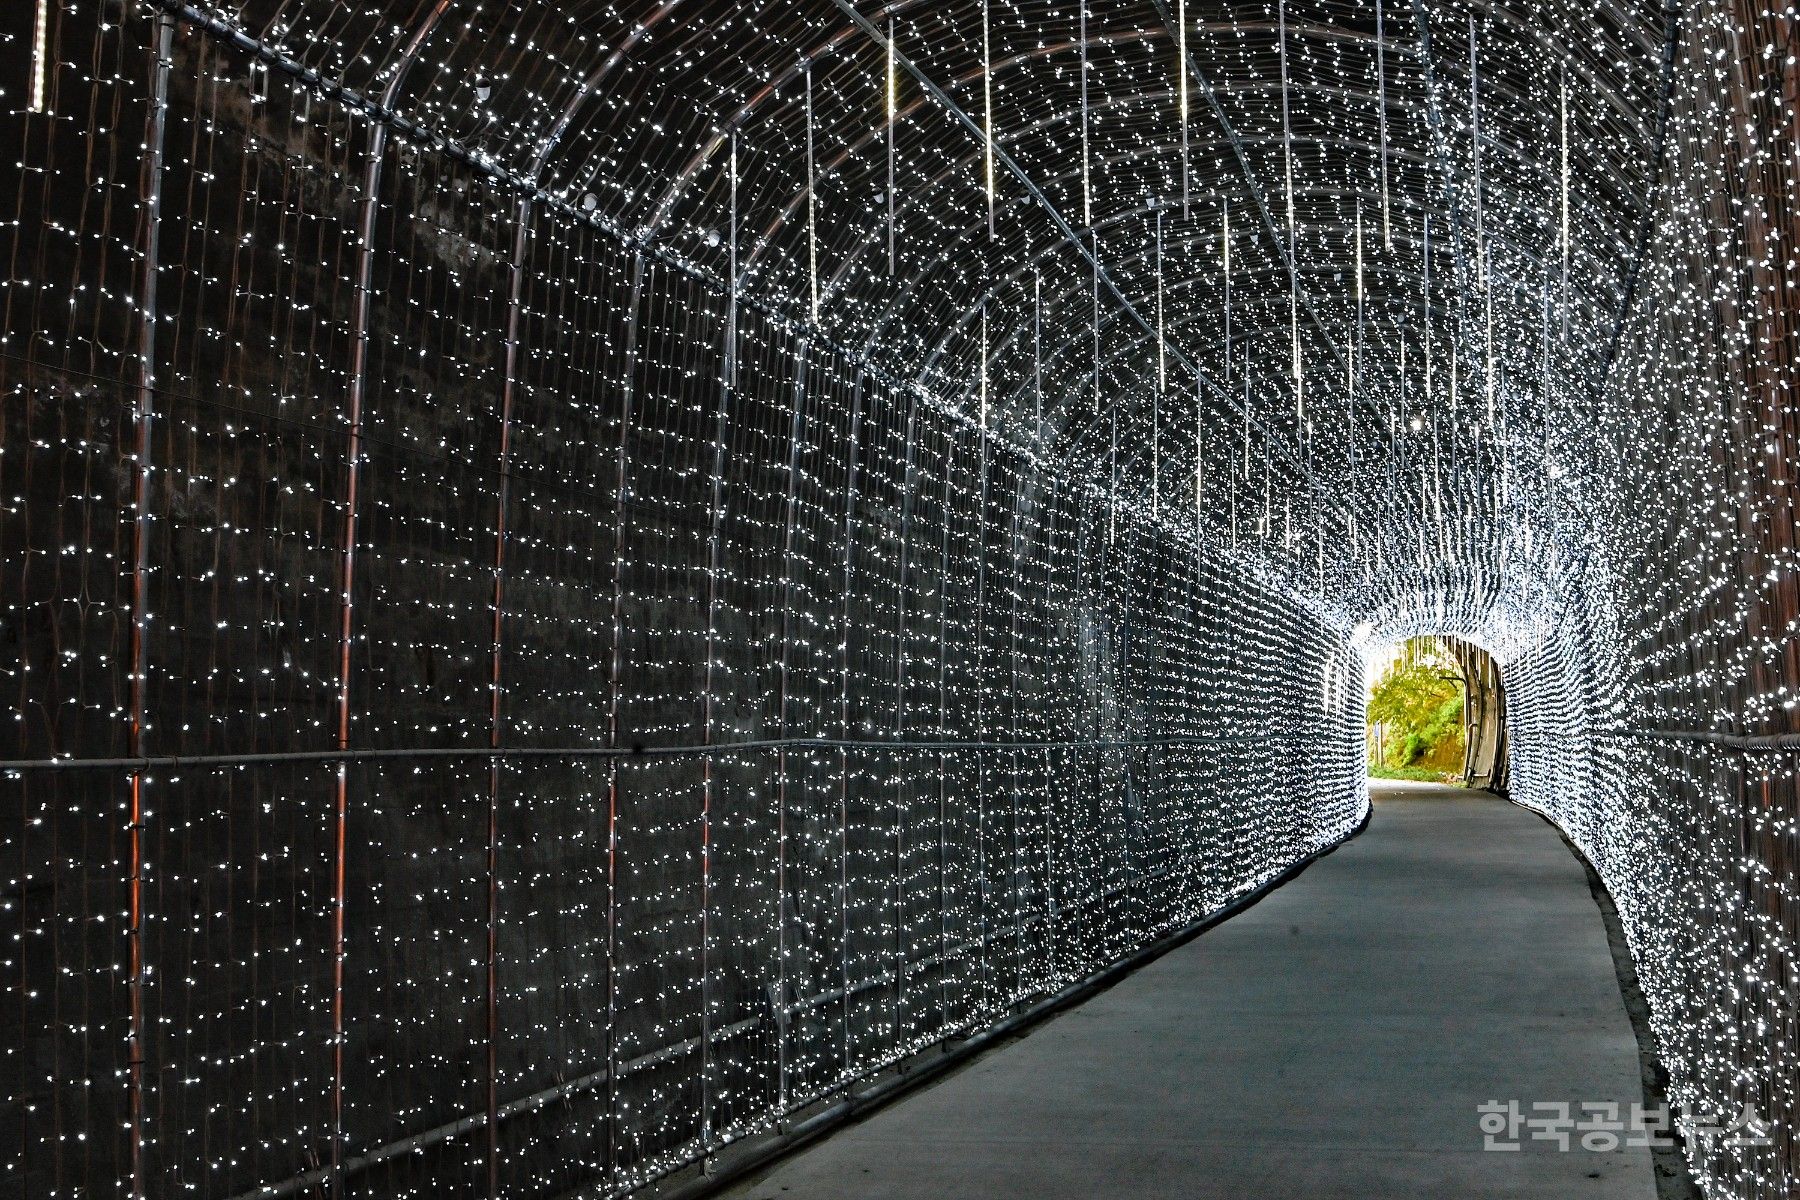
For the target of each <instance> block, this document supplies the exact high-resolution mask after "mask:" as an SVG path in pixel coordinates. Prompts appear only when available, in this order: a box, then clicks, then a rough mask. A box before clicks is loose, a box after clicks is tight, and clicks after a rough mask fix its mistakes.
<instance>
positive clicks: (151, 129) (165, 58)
mask: <svg viewBox="0 0 1800 1200" xmlns="http://www.w3.org/2000/svg"><path fill="white" fill-rule="evenodd" d="M152 29H153V31H154V32H153V35H152V36H153V39H154V47H155V48H154V51H153V53H154V61H153V62H152V64H151V68H150V111H149V113H148V115H147V116H146V126H147V127H146V129H145V132H144V165H143V171H142V174H141V175H140V176H139V180H138V200H139V209H140V214H141V217H142V221H143V225H142V229H141V231H140V235H139V246H140V248H141V251H142V255H143V268H142V272H141V274H140V275H139V283H138V315H139V320H138V330H137V332H138V348H137V360H138V361H137V387H136V389H135V390H136V397H135V400H136V403H135V411H134V413H133V423H134V429H133V441H134V449H133V455H132V457H133V460H134V461H133V463H132V539H131V651H130V652H131V677H130V706H131V707H130V724H129V726H128V729H127V737H126V744H127V750H126V753H127V754H128V755H130V756H131V757H132V758H140V757H143V756H144V754H145V751H146V749H147V742H148V738H147V736H146V735H147V730H146V729H145V702H146V697H145V691H146V689H147V687H148V685H149V670H150V658H149V632H150V631H149V624H150V590H149V574H150V570H151V567H150V521H151V516H150V507H151V503H152V493H153V486H154V480H153V473H154V471H155V464H154V462H153V461H152V454H153V453H154V450H155V443H154V440H153V435H154V431H155V424H156V353H157V351H156V320H157V316H156V314H157V296H156V285H157V277H158V273H159V272H160V270H161V268H162V187H163V163H164V158H163V153H164V150H163V147H164V143H165V142H166V140H167V135H168V113H169V71H170V66H171V62H172V58H173V55H174V36H175V18H174V17H173V16H171V15H170V14H169V13H167V12H164V11H161V10H159V11H158V12H157V13H156V16H155V19H154V23H153V26H152ZM144 782H145V780H144V772H143V771H142V770H134V771H132V772H131V775H130V777H129V781H128V789H129V800H128V810H127V811H128V819H127V830H128V833H129V841H130V846H131V849H130V860H131V861H130V868H129V872H130V873H129V875H128V876H127V883H126V887H127V892H128V896H127V913H126V919H127V922H128V925H127V929H126V939H127V943H128V945H127V955H128V960H129V962H128V967H127V971H128V973H127V976H126V985H125V986H126V989H127V992H128V995H127V997H126V1002H127V1014H126V1027H125V1067H126V1080H125V1087H126V1092H127V1097H126V1113H127V1115H126V1120H127V1122H128V1124H129V1126H130V1129H129V1137H130V1141H131V1148H130V1161H131V1195H132V1197H133V1200H141V1197H143V1196H144V1194H145V1192H146V1191H147V1188H148V1182H149V1181H148V1180H147V1179H146V1177H145V1163H144V1142H145V1128H144V1127H145V1124H146V1120H147V1118H146V1116H145V1113H144V1055H145V1045H144V1041H145V1037H146V1032H147V1031H146V1030H145V1027H144V980H145V976H146V972H145V960H144Z"/></svg>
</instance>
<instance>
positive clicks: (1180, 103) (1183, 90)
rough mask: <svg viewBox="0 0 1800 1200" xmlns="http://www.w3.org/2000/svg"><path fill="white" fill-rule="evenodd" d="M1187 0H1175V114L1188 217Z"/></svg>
mask: <svg viewBox="0 0 1800 1200" xmlns="http://www.w3.org/2000/svg"><path fill="white" fill-rule="evenodd" d="M1187 29H1188V25H1187V0H1175V114H1176V119H1177V120H1178V121H1179V122H1180V125H1181V215H1182V217H1184V218H1185V217H1187V216H1188V204H1189V201H1190V199H1191V195H1192V190H1193V178H1194V173H1193V158H1192V154H1191V150H1190V143H1191V137H1190V133H1189V128H1188V43H1187Z"/></svg>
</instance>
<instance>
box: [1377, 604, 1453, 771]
mask: <svg viewBox="0 0 1800 1200" xmlns="http://www.w3.org/2000/svg"><path fill="white" fill-rule="evenodd" d="M1464 687H1465V685H1464V681H1463V678H1462V673H1461V672H1460V671H1459V670H1458V668H1457V666H1456V660H1455V659H1454V658H1452V657H1451V656H1450V655H1449V654H1448V653H1447V652H1445V650H1444V649H1443V648H1442V646H1441V645H1439V643H1438V641H1437V639H1435V638H1413V639H1411V640H1410V641H1408V642H1407V643H1406V645H1405V646H1404V648H1403V649H1402V650H1401V652H1400V655H1399V657H1397V658H1396V659H1395V660H1394V661H1393V663H1392V664H1391V665H1390V666H1389V667H1388V669H1387V671H1386V672H1385V673H1384V674H1383V675H1382V677H1381V679H1380V680H1379V681H1377V683H1376V684H1375V688H1374V691H1373V692H1371V694H1370V696H1369V724H1370V731H1369V745H1370V755H1371V762H1370V768H1369V770H1370V774H1372V775H1377V776H1384V777H1388V778H1412V779H1445V778H1450V777H1460V776H1461V773H1462V769H1463V744H1464V736H1465V735H1464V730H1463V713H1464V707H1463V693H1464ZM1376 726H1379V727H1380V728H1379V730H1377V729H1376Z"/></svg>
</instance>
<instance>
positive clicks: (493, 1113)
mask: <svg viewBox="0 0 1800 1200" xmlns="http://www.w3.org/2000/svg"><path fill="white" fill-rule="evenodd" d="M531 219H532V211H531V200H530V199H529V198H524V199H521V200H520V201H519V208H518V214H517V218H516V221H517V229H516V230H515V231H514V234H513V251H512V261H511V263H510V266H509V278H508V282H507V298H506V351H505V375H504V376H503V377H502V379H501V383H500V453H499V459H498V462H497V464H496V465H497V476H498V478H497V479H496V480H495V487H494V592H493V609H494V613H493V631H492V633H493V636H492V642H493V656H492V662H491V672H490V679H489V687H488V748H489V749H491V750H496V751H497V750H499V749H500V744H501V741H502V738H503V734H504V732H505V710H504V705H503V704H502V697H503V694H504V693H503V687H504V682H503V677H502V672H501V665H502V664H501V656H502V650H503V647H504V638H505V632H506V629H505V613H506V537H507V515H508V506H509V505H510V503H511V500H512V420H513V400H514V396H515V393H516V391H517V388H518V368H519V316H520V309H521V306H522V304H521V299H522V289H523V283H524V278H525V247H526V245H527V244H528V242H529V241H530V238H531ZM501 771H502V764H501V759H500V755H499V754H494V755H491V756H490V757H489V758H488V797H487V801H488V804H487V979H486V992H487V1063H486V1067H487V1185H488V1196H489V1200H497V1198H498V1196H499V1194H500V1130H499V1126H500V1104H499V1086H500V1085H499V1041H500V966H499V963H500V873H499V866H500V776H501Z"/></svg>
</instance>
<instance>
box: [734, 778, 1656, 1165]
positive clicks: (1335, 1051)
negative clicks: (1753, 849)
mask: <svg viewBox="0 0 1800 1200" xmlns="http://www.w3.org/2000/svg"><path fill="white" fill-rule="evenodd" d="M1487 1100H1501V1101H1505V1100H1518V1101H1520V1102H1521V1105H1522V1106H1523V1107H1524V1108H1525V1109H1526V1110H1527V1112H1529V1109H1530V1105H1531V1104H1532V1103H1533V1102H1537V1101H1542V1102H1554V1101H1569V1102H1579V1101H1595V1102H1617V1103H1618V1104H1619V1105H1620V1111H1621V1113H1628V1112H1629V1109H1630V1105H1631V1104H1632V1103H1633V1102H1638V1101H1641V1100H1642V1092H1641V1090H1640V1086H1639V1078H1638V1066H1637V1051H1636V1043H1635V1042H1634V1040H1633V1036H1632V1031H1631V1025H1630V1022H1629V1020H1628V1018H1627V1017H1626V1015H1625V1009H1624V1005H1623V1003H1622V1001H1621V1000H1620V997H1619V988H1618V983H1617V981H1616V977H1615V976H1614V973H1613V966H1612V960H1611V957H1610V954H1609V951H1608V948H1607V942H1606V932H1605V928H1604V926H1603V924H1602V921H1601V917H1600V913H1599V911H1598V909H1597V908H1596V907H1595V905H1594V901H1593V898H1592V896H1591V895H1590V894H1589V892H1588V887H1587V882H1586V879H1585V876H1584V874H1583V871H1582V868H1581V865H1580V864H1579V863H1578V862H1576V860H1575V859H1574V857H1573V856H1572V855H1571V854H1570V853H1569V850H1568V849H1567V848H1566V847H1565V846H1564V845H1563V844H1562V842H1561V841H1560V840H1559V839H1558V837H1557V835H1556V833H1555V832H1554V831H1553V830H1552V829H1550V828H1549V826H1547V825H1545V824H1544V823H1543V822H1542V821H1540V820H1539V819H1538V818H1537V817H1535V816H1533V815H1531V814H1530V813H1527V812H1525V811H1523V810H1521V809H1519V808H1516V807H1514V806H1512V805H1510V804H1507V803H1505V802H1504V801H1500V800H1496V799H1494V798H1492V797H1488V796H1484V795H1481V794H1478V793H1468V792H1461V791H1456V790H1453V789H1449V788H1437V787H1421V786H1416V785H1415V786H1413V787H1406V788H1385V787H1384V788H1382V789H1381V790H1379V791H1377V793H1376V808H1375V817H1374V821H1373V824H1372V825H1371V826H1370V828H1369V829H1368V831H1367V832H1365V833H1364V834H1363V835H1362V836H1361V837H1359V838H1357V839H1356V840H1354V841H1352V842H1350V843H1349V844H1348V845H1346V846H1344V847H1343V848H1342V849H1340V850H1338V851H1337V852H1336V853H1335V854H1333V855H1331V856H1330V857H1328V858H1325V859H1323V860H1322V861H1320V862H1318V863H1316V864H1314V865H1313V866H1312V867H1311V868H1310V869H1309V870H1307V871H1306V872H1305V873H1304V874H1302V875H1301V876H1300V877H1299V878H1298V879H1296V880H1294V881H1293V882H1291V883H1289V884H1287V885H1286V886H1285V887H1283V888H1281V889H1279V890H1278V891H1276V892H1275V893H1274V894H1273V895H1271V896H1269V897H1268V898H1266V899H1264V900H1263V901H1262V902H1261V903H1260V904H1258V905H1256V906H1255V907H1254V908H1252V909H1250V910H1249V911H1248V912H1246V913H1244V914H1242V915H1240V916H1238V917H1236V918H1233V919H1232V920H1230V921H1228V922H1226V923H1225V924H1224V925H1221V926H1219V927H1218V928H1216V929H1214V930H1212V931H1210V932H1208V933H1206V934H1205V935H1203V936H1202V937H1200V938H1199V939H1197V940H1195V941H1193V942H1190V943H1189V944H1188V945H1186V946H1184V947H1182V948H1181V949H1178V950H1176V951H1174V952H1173V953H1171V954H1169V955H1167V956H1165V957H1163V958H1161V959H1159V960H1158V961H1157V962H1155V963H1153V964H1151V965H1150V966H1148V967H1146V968H1144V969H1143V970H1142V971H1139V972H1138V973H1137V974H1135V975H1133V976H1131V977H1130V978H1128V979H1126V980H1125V981H1124V982H1123V983H1121V984H1119V985H1118V986H1117V987H1115V988H1113V989H1111V990H1110V991H1108V992H1105V993H1103V994H1102V995H1100V996H1098V997H1096V998H1094V999H1093V1000H1090V1001H1089V1002H1088V1003H1087V1004H1085V1005H1083V1006H1081V1007H1080V1008H1078V1009H1075V1010H1073V1011H1071V1012H1068V1013H1066V1014H1064V1015H1062V1016H1060V1017H1058V1018H1056V1019H1055V1020H1053V1021H1051V1022H1049V1023H1048V1024H1046V1025H1044V1026H1042V1027H1040V1028H1039V1029H1037V1030H1036V1031H1035V1032H1033V1033H1031V1034H1030V1035H1029V1036H1027V1037H1025V1038H1024V1039H1022V1040H1020V1041H1018V1042H1015V1043H1013V1044H1012V1045H1009V1046H1006V1047H1003V1048H1001V1049H999V1050H997V1051H995V1052H993V1053H991V1054H989V1055H987V1056H986V1057H984V1058H982V1059H980V1060H978V1061H977V1062H975V1063H974V1064H973V1065H971V1066H970V1067H968V1068H967V1069H965V1070H963V1071H961V1072H959V1073H957V1074H954V1075H952V1076H950V1077H948V1078H946V1079H945V1080H943V1081H941V1082H940V1083H938V1084H937V1085H936V1086H934V1087H931V1088H928V1089H926V1090H924V1091H921V1092H919V1093H918V1094H916V1095H913V1096H910V1097H908V1098H906V1099H904V1100H901V1101H900V1102H898V1103H896V1104H894V1105H892V1106H890V1107H888V1108H886V1109H883V1110H881V1111H879V1112H877V1113H875V1114H874V1115H872V1116H871V1117H869V1118H868V1120H866V1121H864V1122H863V1123H861V1124H859V1125H856V1126H853V1127H851V1128H849V1129H846V1130H843V1131H841V1132H839V1133H837V1134H836V1135H834V1136H832V1137H830V1138H828V1139H827V1140H826V1141H824V1142H822V1143H820V1144H819V1145H817V1146H814V1147H812V1148H811V1149H809V1150H806V1151H803V1152H801V1153H800V1154H798V1155H796V1156H795V1157H793V1158H790V1159H787V1160H785V1161H782V1162H779V1163H777V1164H775V1165H774V1166H773V1167H772V1168H769V1169H768V1170H766V1171H765V1172H764V1173H763V1174H761V1175H760V1176H757V1177H755V1178H753V1179H751V1180H750V1181H748V1182H746V1183H742V1184H739V1185H738V1186H737V1187H735V1188H734V1189H733V1190H732V1191H730V1192H729V1193H728V1194H729V1195H732V1196H736V1197H741V1198H743V1197H753V1198H758V1200H761V1198H770V1200H815V1198H816V1200H841V1198H843V1197H849V1196H856V1197H862V1198H868V1200H881V1198H884V1197H907V1198H909V1200H910V1198H915V1197H916V1198H919V1200H927V1198H929V1200H942V1198H944V1197H959V1198H960V1197H972V1196H984V1197H1031V1198H1033V1200H1036V1198H1040V1197H1083V1198H1092V1197H1112V1196H1119V1197H1127V1196H1129V1197H1139V1196H1142V1197H1164V1196H1166V1197H1181V1198H1182V1200H1197V1198H1201V1197H1221V1198H1224V1197H1229V1198H1231V1200H1249V1198H1257V1197H1269V1198H1277V1197H1279V1198H1281V1200H1290V1198H1302V1197H1306V1198H1311V1197H1345V1198H1346V1200H1349V1198H1354V1200H1382V1198H1389V1197H1392V1198H1402V1197H1404V1198H1411V1197H1419V1198H1422V1200H1423V1198H1429V1200H1448V1198H1452V1197H1481V1198H1483V1200H1488V1198H1500V1197H1508V1198H1511V1197H1534V1198H1535V1197H1542V1198H1543V1200H1585V1198H1589V1197H1592V1198H1595V1200H1614V1198H1624V1197H1629V1198H1631V1200H1652V1198H1653V1197H1654V1195H1655V1184H1654V1182H1653V1177H1652V1168H1651V1161H1650V1155H1649V1153H1648V1152H1647V1151H1645V1150H1643V1149H1621V1150H1618V1151H1614V1152H1610V1153H1595V1152H1591V1151H1586V1150H1582V1149H1580V1148H1579V1147H1576V1148H1574V1149H1571V1150H1570V1151H1568V1152H1559V1151H1558V1150H1556V1149H1555V1147H1554V1145H1552V1144H1549V1143H1542V1142H1540V1143H1535V1144H1534V1143H1531V1142H1526V1143H1525V1146H1524V1149H1523V1150H1522V1151H1520V1152H1517V1153H1498V1152H1484V1151H1483V1150H1482V1134H1481V1130H1480V1128H1479V1126H1478V1120H1479V1117H1478V1114H1477V1112H1476V1106H1477V1105H1478V1104H1481V1103H1482V1102H1483V1101H1487ZM1576 1111H1577V1112H1579V1109H1577V1110H1576Z"/></svg>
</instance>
